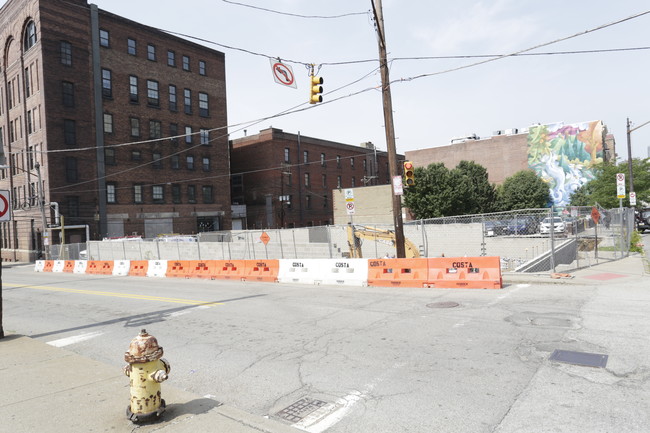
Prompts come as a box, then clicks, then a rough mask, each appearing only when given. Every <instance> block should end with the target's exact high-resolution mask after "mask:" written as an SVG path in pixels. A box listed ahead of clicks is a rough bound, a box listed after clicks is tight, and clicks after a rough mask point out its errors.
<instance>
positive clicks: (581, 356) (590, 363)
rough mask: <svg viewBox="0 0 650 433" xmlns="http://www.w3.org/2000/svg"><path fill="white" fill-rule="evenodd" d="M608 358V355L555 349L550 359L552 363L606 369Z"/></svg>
mask: <svg viewBox="0 0 650 433" xmlns="http://www.w3.org/2000/svg"><path fill="white" fill-rule="evenodd" d="M607 358H608V356H607V355H601V354H600V353H586V352H574V351H571V350H557V349H555V350H554V351H553V353H552V354H551V357H550V358H549V359H550V360H551V361H557V362H563V363H565V364H574V365H583V366H585V367H597V368H605V366H606V365H607Z"/></svg>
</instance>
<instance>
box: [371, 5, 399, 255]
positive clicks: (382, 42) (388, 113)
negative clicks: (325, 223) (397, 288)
mask: <svg viewBox="0 0 650 433" xmlns="http://www.w3.org/2000/svg"><path fill="white" fill-rule="evenodd" d="M372 11H373V13H374V16H375V23H376V24H377V42H378V44H379V67H380V69H381V89H382V92H381V93H382V99H383V102H384V128H385V130H386V146H387V151H388V172H389V175H390V180H391V191H392V199H393V221H394V225H395V249H396V250H397V257H398V258H405V257H406V248H405V246H404V227H403V226H402V203H401V196H399V195H396V194H395V184H394V182H393V179H394V178H395V176H398V175H399V173H398V169H397V151H396V149H395V127H394V126H393V102H392V99H391V95H390V78H389V74H388V60H387V55H386V32H385V30H384V15H383V10H382V6H381V0H372Z"/></svg>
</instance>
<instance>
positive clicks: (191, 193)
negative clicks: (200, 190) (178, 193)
mask: <svg viewBox="0 0 650 433" xmlns="http://www.w3.org/2000/svg"><path fill="white" fill-rule="evenodd" d="M187 202H188V203H196V185H187Z"/></svg>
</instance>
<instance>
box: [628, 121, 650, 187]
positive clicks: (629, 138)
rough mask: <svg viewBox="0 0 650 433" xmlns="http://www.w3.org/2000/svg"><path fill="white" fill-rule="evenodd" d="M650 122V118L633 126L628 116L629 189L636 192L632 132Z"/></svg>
mask: <svg viewBox="0 0 650 433" xmlns="http://www.w3.org/2000/svg"><path fill="white" fill-rule="evenodd" d="M648 123H650V120H649V121H647V122H645V123H642V124H641V125H639V126H637V127H636V128H631V126H632V122H630V118H629V117H628V118H627V126H626V132H627V169H628V171H629V175H628V177H629V182H628V183H629V186H628V187H629V190H630V192H634V174H633V173H632V138H631V135H632V132H634V131H636V130H637V129H639V128H642V127H644V126H646V125H647V124H648Z"/></svg>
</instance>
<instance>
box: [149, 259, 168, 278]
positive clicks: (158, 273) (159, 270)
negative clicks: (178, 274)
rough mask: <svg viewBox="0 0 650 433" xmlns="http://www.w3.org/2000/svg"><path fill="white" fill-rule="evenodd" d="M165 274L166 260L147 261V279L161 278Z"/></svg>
mask: <svg viewBox="0 0 650 433" xmlns="http://www.w3.org/2000/svg"><path fill="white" fill-rule="evenodd" d="M166 273H167V260H149V267H148V268H147V277H157V278H163V277H164V276H165V274H166Z"/></svg>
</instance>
